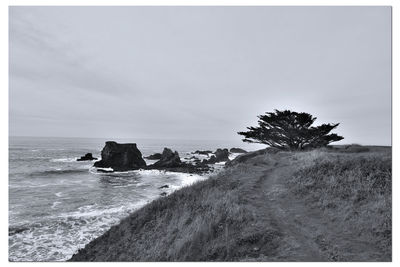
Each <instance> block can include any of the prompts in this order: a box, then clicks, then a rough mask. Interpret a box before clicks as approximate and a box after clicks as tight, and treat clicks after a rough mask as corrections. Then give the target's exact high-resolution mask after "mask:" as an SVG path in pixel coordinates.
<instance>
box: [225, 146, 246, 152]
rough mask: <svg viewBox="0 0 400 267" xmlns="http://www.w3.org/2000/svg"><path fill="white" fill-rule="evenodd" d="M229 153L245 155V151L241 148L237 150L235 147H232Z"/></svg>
mask: <svg viewBox="0 0 400 267" xmlns="http://www.w3.org/2000/svg"><path fill="white" fill-rule="evenodd" d="M229 152H231V153H247V151H246V150H244V149H241V148H237V147H232V148H231V149H230V150H229Z"/></svg>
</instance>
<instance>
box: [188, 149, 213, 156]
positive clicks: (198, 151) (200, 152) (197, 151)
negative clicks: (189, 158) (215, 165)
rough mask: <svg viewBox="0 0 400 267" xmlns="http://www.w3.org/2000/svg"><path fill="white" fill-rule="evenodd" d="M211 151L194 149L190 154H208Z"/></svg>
mask: <svg viewBox="0 0 400 267" xmlns="http://www.w3.org/2000/svg"><path fill="white" fill-rule="evenodd" d="M211 153H212V151H211V150H196V151H195V152H193V153H192V154H200V155H208V154H211Z"/></svg>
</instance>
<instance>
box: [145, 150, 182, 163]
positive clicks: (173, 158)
mask: <svg viewBox="0 0 400 267" xmlns="http://www.w3.org/2000/svg"><path fill="white" fill-rule="evenodd" d="M152 166H153V167H155V168H173V167H179V166H182V162H181V158H180V157H179V154H178V152H177V151H175V152H172V150H171V149H169V148H164V150H163V152H162V154H161V159H160V160H159V161H157V162H156V163H154V164H153V165H152Z"/></svg>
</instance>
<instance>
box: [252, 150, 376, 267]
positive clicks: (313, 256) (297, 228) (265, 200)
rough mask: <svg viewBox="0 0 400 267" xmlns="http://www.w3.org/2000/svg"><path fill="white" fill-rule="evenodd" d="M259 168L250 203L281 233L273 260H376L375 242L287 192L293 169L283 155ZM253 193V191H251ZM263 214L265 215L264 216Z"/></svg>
mask: <svg viewBox="0 0 400 267" xmlns="http://www.w3.org/2000/svg"><path fill="white" fill-rule="evenodd" d="M274 165H275V166H274V167H273V168H270V169H267V170H265V169H264V171H263V172H262V175H261V176H260V178H259V180H258V181H257V182H256V183H255V185H254V190H257V191H258V192H259V194H257V195H258V196H259V197H257V198H256V199H253V204H254V205H256V206H257V208H258V209H259V211H260V212H259V213H258V215H259V216H261V218H260V219H261V220H269V221H271V220H272V221H274V224H275V225H276V226H277V227H278V228H279V230H280V231H281V232H282V233H283V237H282V242H281V245H280V248H279V250H278V251H279V252H278V255H276V256H275V257H274V258H273V259H271V258H269V259H268V260H276V261H369V260H376V258H375V256H374V255H375V254H376V253H377V250H376V247H375V245H374V244H371V243H370V242H368V240H359V239H360V238H359V237H358V236H355V235H354V234H352V233H349V232H345V231H344V230H343V229H342V227H341V226H340V225H341V224H338V223H336V222H335V220H334V219H333V220H332V218H328V217H327V216H325V215H324V214H323V212H322V211H321V210H319V209H316V208H312V207H310V205H307V203H306V202H305V201H304V200H302V199H299V198H297V197H296V196H294V195H293V193H291V192H289V190H288V189H287V185H286V184H285V183H286V181H287V179H288V178H289V177H291V175H292V174H293V173H294V171H295V166H293V163H291V164H288V161H287V159H286V158H284V157H279V158H277V159H276V162H275V164H274ZM253 195H254V194H253ZM263 217H264V218H263Z"/></svg>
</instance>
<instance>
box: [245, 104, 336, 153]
mask: <svg viewBox="0 0 400 267" xmlns="http://www.w3.org/2000/svg"><path fill="white" fill-rule="evenodd" d="M258 118H259V120H258V125H259V126H258V127H247V129H248V130H249V131H247V132H238V134H240V135H243V136H244V139H243V142H248V143H260V144H265V145H269V146H271V147H276V148H279V149H289V150H301V149H309V148H316V147H322V146H327V145H328V144H329V143H331V142H336V141H339V140H342V139H343V137H342V136H339V135H337V134H335V133H331V134H329V133H330V131H332V130H333V129H335V128H336V127H337V126H338V125H339V123H336V124H322V125H320V126H312V124H313V123H314V121H315V120H316V119H317V118H316V117H313V116H312V115H311V114H308V113H305V112H301V113H298V112H294V111H290V110H284V111H279V110H277V109H276V110H275V112H267V113H265V115H260V116H258Z"/></svg>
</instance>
